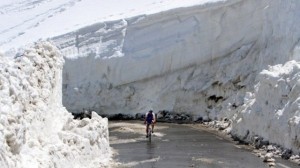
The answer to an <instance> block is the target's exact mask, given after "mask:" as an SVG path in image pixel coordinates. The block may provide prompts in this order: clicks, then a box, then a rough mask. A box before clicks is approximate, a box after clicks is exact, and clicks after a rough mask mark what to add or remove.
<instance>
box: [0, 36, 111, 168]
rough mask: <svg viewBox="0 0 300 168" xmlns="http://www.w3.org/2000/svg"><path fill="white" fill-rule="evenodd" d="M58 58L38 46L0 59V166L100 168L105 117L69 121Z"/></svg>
mask: <svg viewBox="0 0 300 168" xmlns="http://www.w3.org/2000/svg"><path fill="white" fill-rule="evenodd" d="M63 63H64V60H63V57H62V55H61V54H60V53H59V51H58V50H57V48H55V47H54V46H53V45H51V44H49V43H45V42H43V43H39V44H37V45H36V46H35V47H32V48H29V49H26V50H25V52H24V53H23V54H22V55H20V56H18V57H16V58H15V59H10V58H7V57H5V56H3V55H2V56H1V59H0V94H1V97H0V112H1V113H0V167H1V168H8V167H15V168H23V167H33V168H38V167H70V168H73V167H95V168H96V167H97V168H98V167H104V166H107V165H108V162H109V159H110V148H109V142H108V129H107V127H108V123H107V119H104V118H102V117H100V116H98V115H97V114H96V113H93V114H92V119H84V120H78V121H77V120H73V117H72V115H71V114H70V113H69V112H67V110H66V109H65V108H64V107H63V106H62V90H61V85H62V67H63Z"/></svg>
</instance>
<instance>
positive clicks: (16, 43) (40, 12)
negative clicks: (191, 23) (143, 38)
mask: <svg viewBox="0 0 300 168" xmlns="http://www.w3.org/2000/svg"><path fill="white" fill-rule="evenodd" d="M217 1H222V0H184V1H182V0H122V1H119V0H109V1H108V0H97V1H95V0H1V2H0V20H1V27H0V48H2V49H3V50H8V49H10V48H13V47H20V46H22V45H24V44H26V43H29V42H34V41H36V40H38V39H40V38H43V39H45V38H50V37H54V36H57V35H61V34H64V33H68V32H70V31H74V30H76V29H78V28H82V27H84V26H87V25H91V24H94V23H98V22H103V21H107V20H117V19H123V18H128V17H133V16H137V15H145V14H152V13H158V12H161V11H166V10H170V9H173V8H178V7H187V6H193V5H200V4H206V3H212V2H217ZM57 25H59V26H57Z"/></svg>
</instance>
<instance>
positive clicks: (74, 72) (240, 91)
mask: <svg viewBox="0 0 300 168" xmlns="http://www.w3.org/2000/svg"><path fill="white" fill-rule="evenodd" d="M299 9H300V1H298V0H286V1H282V0H272V1H270V0H185V1H182V0H123V1H116V0H111V1H104V0H98V1H92V0H64V1H61V0H51V1H50V0H38V1H37V0H27V1H25V0H13V1H11V0H4V1H1V2H0V19H1V21H2V22H4V23H5V24H3V26H1V28H0V39H1V40H0V50H2V52H3V53H5V55H7V54H10V55H12V54H13V53H15V51H14V50H16V49H17V48H18V47H20V46H23V45H25V44H27V43H29V42H34V41H37V40H39V39H46V38H49V39H51V40H52V41H53V42H54V44H55V45H56V46H57V47H58V48H59V49H60V51H61V52H62V54H63V55H64V57H65V61H66V62H65V64H64V67H63V73H62V75H63V82H62V88H59V86H60V84H58V83H55V87H57V89H49V87H50V88H51V87H52V83H51V82H50V81H49V80H46V79H49V78H50V77H49V75H50V76H51V74H52V73H53V72H54V71H51V72H49V73H45V74H47V75H45V76H42V77H41V76H40V73H37V74H36V75H35V77H33V78H29V77H27V78H26V79H28V82H27V83H29V84H31V83H30V82H31V81H35V83H34V84H35V85H33V84H32V87H33V86H36V85H37V86H38V85H41V88H40V89H35V87H33V88H34V89H33V90H26V89H28V88H29V89H30V88H31V87H27V85H26V80H23V79H25V77H22V76H26V75H28V74H27V71H29V70H26V71H25V70H24V72H25V74H22V73H21V72H19V71H20V70H18V66H15V65H17V64H16V63H10V62H11V61H10V60H9V58H6V56H2V57H3V59H2V60H3V63H2V64H3V65H2V67H4V69H3V71H5V67H12V69H13V71H11V72H10V71H9V73H8V74H7V77H6V78H5V79H6V80H15V78H16V79H18V80H19V81H20V82H19V83H21V85H17V84H16V85H12V87H11V88H12V89H6V90H5V95H7V96H4V97H6V98H2V99H4V100H5V101H4V102H2V104H3V107H1V115H4V116H5V115H6V113H5V111H7V112H8V111H18V112H15V113H13V114H10V113H9V114H10V115H17V116H14V117H12V118H14V120H17V121H18V122H13V124H7V125H5V127H4V128H10V129H11V130H14V129H15V127H18V124H19V123H21V121H22V122H24V123H27V122H29V121H27V120H26V119H25V118H30V117H31V118H38V120H32V121H34V122H33V123H35V122H36V125H39V124H47V123H48V124H49V123H50V124H53V123H52V122H50V120H51V121H57V122H55V123H57V124H53V125H55V129H54V131H52V132H53V134H51V135H54V137H55V138H52V139H53V141H52V139H51V140H50V139H48V138H47V137H45V136H41V135H43V134H37V130H40V127H37V128H39V129H29V128H36V127H34V124H31V125H29V126H26V127H25V126H24V125H22V124H21V125H22V127H21V126H20V128H23V127H24V128H23V130H27V128H28V129H29V130H31V131H28V132H29V133H30V132H32V134H33V135H31V134H30V135H31V136H33V137H34V138H32V139H38V141H37V142H36V141H34V142H32V143H31V141H29V140H26V141H25V142H26V143H22V142H24V141H22V140H23V139H25V138H28V136H26V137H25V135H29V134H22V133H18V132H22V129H19V128H17V129H16V130H17V131H16V132H15V136H12V137H20V138H12V139H13V140H12V141H11V140H9V141H6V140H5V139H3V144H4V146H5V145H6V148H3V149H5V150H4V152H5V154H4V155H1V157H3V158H5V160H6V162H3V164H6V165H10V164H13V163H16V164H18V165H16V166H19V165H22V164H26V163H27V160H28V158H29V157H26V156H28V153H30V152H27V151H26V152H24V150H25V149H26V150H29V149H31V148H30V147H31V146H33V147H34V148H35V149H37V150H32V151H40V153H42V154H41V155H38V156H36V157H35V158H39V157H40V158H41V159H36V160H35V161H34V162H33V163H34V164H38V163H41V164H45V163H46V162H44V161H45V160H51V159H52V160H51V161H52V162H53V160H54V161H55V158H57V156H56V155H55V156H52V155H47V154H46V152H45V151H47V150H48V149H49V150H50V149H51V150H52V149H53V148H54V150H56V152H55V153H56V154H58V155H59V156H63V152H61V153H60V152H57V151H59V149H67V151H70V150H68V149H70V148H72V147H74V148H75V149H76V150H75V151H77V152H78V151H81V150H83V149H81V148H78V146H77V145H73V146H72V147H71V146H70V147H68V145H65V144H64V143H63V142H66V141H67V140H65V141H64V140H63V139H68V138H70V137H71V139H72V136H69V134H70V133H79V134H76V136H75V135H74V134H71V135H74V136H75V137H80V138H78V139H80V142H82V143H83V142H86V141H85V140H86V139H93V138H95V136H96V137H98V139H97V140H96V142H97V143H92V144H99V143H100V144H102V145H97V146H98V148H99V149H97V150H100V151H103V153H102V154H101V153H94V148H93V149H92V150H91V151H89V150H86V152H91V153H93V155H97V158H104V159H103V162H105V158H106V156H108V154H107V151H109V149H108V142H107V128H106V127H107V124H106V123H105V122H107V121H106V120H105V119H102V118H101V117H99V116H97V115H96V114H95V113H93V118H92V120H91V121H90V120H86V119H85V120H83V121H81V122H79V121H71V120H70V115H69V114H67V113H66V111H65V110H63V108H62V105H61V102H59V101H58V100H61V95H60V94H61V93H58V92H60V91H61V89H62V91H63V96H62V97H63V99H62V101H63V104H64V106H66V108H67V109H68V110H69V111H71V112H73V113H80V112H83V111H85V110H88V111H95V112H97V113H99V114H116V113H123V114H124V113H125V114H132V115H134V114H136V113H141V112H142V113H144V112H145V111H147V110H148V109H149V108H154V110H155V111H159V110H166V111H173V112H176V113H188V114H190V115H192V116H193V117H194V119H195V120H196V119H199V118H205V119H208V120H209V119H212V120H214V119H216V120H218V119H222V118H228V119H229V120H230V121H232V125H231V126H232V128H231V133H232V134H234V135H235V136H237V137H240V139H243V140H245V141H251V139H253V138H254V137H258V136H259V137H263V138H264V139H265V140H268V141H270V142H271V143H276V144H279V145H282V146H283V147H285V148H290V149H292V150H293V151H295V152H298V151H299V148H300V146H299V140H298V139H299V138H298V135H299V129H298V127H299V121H300V119H299V112H298V109H299V107H298V97H299V94H298V90H299V89H298V85H299V84H298V71H299V63H298V62H297V61H300V22H299V18H300V10H299ZM12 48H14V49H12ZM46 48H48V47H46ZM32 52H33V53H34V52H35V50H34V51H32ZM32 52H31V53H32ZM26 53H30V52H28V51H26V52H25V54H24V55H23V56H21V55H20V54H19V55H18V57H17V58H16V60H22V59H25V58H27V57H28V54H26ZM35 55H36V54H35ZM19 56H20V57H19ZM29 58H30V59H29ZM29 58H28V59H29V60H31V59H33V58H35V57H30V55H29ZM37 58H38V57H37ZM46 60H47V59H46ZM25 61H26V59H25ZM37 61H38V64H40V63H41V64H44V63H45V62H44V61H41V60H40V59H37ZM7 62H9V63H8V64H7ZM21 62H22V61H21ZM46 62H49V61H46ZM26 63H27V62H26ZM29 63H30V62H29ZM49 65H51V66H53V67H55V65H54V63H51V61H50V62H49ZM58 66H62V63H58ZM49 67H50V66H49ZM28 68H29V69H32V66H28ZM60 68H61V67H60ZM32 71H34V72H35V70H34V69H32ZM36 71H39V69H38V70H36ZM49 71H50V70H49ZM22 72H23V70H22ZM34 74H35V73H34ZM55 74H57V73H55ZM1 75H2V74H1ZM19 76H20V77H19ZM37 77H41V78H37ZM21 79H22V80H21ZM51 79H52V78H51ZM3 80H4V79H3ZM36 80H37V82H36ZM44 80H46V81H47V82H44ZM23 81H24V82H25V84H24V85H26V87H24V88H23ZM52 81H53V80H52ZM36 83H37V84H36ZM29 84H28V85H29ZM6 85H8V84H6ZM44 85H45V86H44ZM30 86H31V85H30ZM42 86H43V87H46V89H44V90H46V91H45V92H44V91H42V89H43V87H42ZM24 90H26V91H28V92H25V91H24ZM23 91H24V92H23ZM18 92H22V94H24V95H25V98H24V99H23V98H22V99H20V98H18V97H17V96H14V95H15V93H18ZM52 92H55V93H56V94H51V93H52ZM10 93H12V94H10ZM58 95H59V96H60V97H59V96H58ZM26 96H27V97H26ZM51 97H52V98H51ZM53 97H55V98H53ZM57 97H59V99H57ZM2 99H1V100H2ZM19 100H20V101H21V102H22V103H23V104H22V103H20V101H19ZM54 100H56V101H57V102H55V101H54ZM44 101H45V102H44ZM52 101H53V102H52ZM24 102H25V104H30V103H31V105H30V106H28V107H30V109H31V108H33V107H34V109H35V110H34V111H37V113H38V115H36V116H35V115H26V114H27V113H21V114H20V111H22V110H24V109H25V105H24ZM29 102H30V103H29ZM54 102H55V103H54ZM4 104H9V105H6V106H4ZM13 104H15V105H13ZM20 104H21V105H20ZM40 104H41V105H40ZM43 104H44V105H43ZM53 104H54V105H53ZM32 106H33V107H32ZM45 107H47V108H45ZM50 107H51V108H50ZM26 108H27V105H26ZM30 109H29V110H27V111H30ZM36 109H38V110H36ZM46 109H47V111H48V110H49V109H54V110H53V111H54V112H57V114H56V113H49V114H48V113H42V112H45V110H46ZM56 109H59V110H56ZM2 111H4V112H3V114H2ZM51 111H52V110H51ZM30 114H31V113H30ZM42 114H43V115H42ZM18 115H21V116H23V115H24V116H26V117H18ZM48 115H49V116H48ZM34 116H35V117H34ZM57 116H59V119H58V118H55V117H57ZM63 116H65V117H63ZM39 117H44V118H42V119H40V118H39ZM48 118H49V119H48ZM43 119H44V120H45V121H49V122H40V121H41V120H43ZM7 120H8V119H7ZM19 120H21V121H19ZM95 120H96V121H97V122H95ZM9 121H10V120H8V121H7V122H9ZM14 123H16V124H14ZM86 123H89V124H87V125H91V127H92V128H93V130H99V131H96V132H97V133H96V134H94V133H92V132H88V133H86V131H88V130H85V129H84V128H85V127H83V130H81V129H79V128H78V127H81V126H80V125H82V124H83V125H85V124H86ZM95 123H101V124H100V125H101V126H98V125H94V124H95ZM8 125H9V126H8ZM25 125H26V124H25ZM73 125H74V127H73ZM77 126H78V127H77ZM11 127H12V128H11ZM25 128H26V129H25ZM44 128H45V127H44ZM46 128H48V127H46ZM2 130H3V129H2ZM4 130H6V129H4ZM7 130H9V129H7ZM78 130H81V131H78ZM105 130H106V131H105ZM8 132H9V131H8ZM10 132H12V131H10ZM58 132H59V133H58ZM50 133H51V131H48V132H47V134H46V135H48V134H49V135H50ZM65 134H67V135H65ZM64 135H65V136H64ZM5 137H10V136H3V138H5ZM40 137H42V138H45V140H43V139H42V140H41V142H40V140H39V138H40ZM283 137H284V138H283ZM14 139H17V140H18V141H14ZM19 139H21V140H20V141H19ZM40 139H41V138H40ZM93 140H95V139H93ZM54 141H55V142H56V143H55V144H58V146H59V144H60V145H61V146H62V148H59V149H57V148H55V147H53V148H52V147H51V145H53V144H54V143H52V142H54ZM6 142H9V144H15V145H11V146H13V149H9V144H7V143H6ZM29 142H30V143H29ZM76 142H78V141H76ZM93 142H94V141H93ZM71 143H73V142H71ZM20 144H21V145H20ZM29 144H33V145H29ZM36 144H38V145H36ZM45 144H46V145H45ZM74 144H77V143H74ZM83 144H85V143H83ZM92 144H90V145H92ZM42 145H43V146H42ZM27 146H28V147H27ZM41 146H42V147H43V148H42V147H41ZM45 146H46V147H45ZM89 148H90V146H85V148H84V149H89ZM77 149H78V150H77ZM104 151H105V152H104ZM14 152H17V155H14V154H13V153H14ZM18 152H19V153H18ZM22 152H23V153H26V154H27V155H23V153H22ZM6 153H7V155H6ZM32 153H34V154H33V155H37V153H39V152H32ZM79 153H80V152H79ZM61 154H62V155H61ZM6 156H7V157H6ZM8 156H11V157H8ZM67 156H70V157H72V156H73V155H72V156H71V155H67ZM79 156H81V155H78V159H76V161H78V163H77V162H76V163H74V165H72V166H75V165H77V164H80V163H86V162H89V163H91V164H94V163H95V164H102V162H101V160H102V159H99V160H100V162H101V163H98V162H99V160H95V162H90V161H89V159H88V158H84V157H80V159H82V160H80V159H79ZM85 156H86V155H85ZM74 157H77V155H75V156H74ZM93 158H96V157H93ZM3 160H4V159H3ZM43 160H44V161H43ZM64 161H65V160H63V162H59V163H58V161H57V164H62V163H64ZM52 162H51V163H52ZM47 163H48V162H47ZM103 164H104V163H103ZM91 167H93V165H91Z"/></svg>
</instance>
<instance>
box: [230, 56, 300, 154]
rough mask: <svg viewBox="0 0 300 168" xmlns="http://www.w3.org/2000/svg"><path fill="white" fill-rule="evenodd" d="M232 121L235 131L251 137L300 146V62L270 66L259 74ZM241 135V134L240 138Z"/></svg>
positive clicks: (290, 145)
mask: <svg viewBox="0 0 300 168" xmlns="http://www.w3.org/2000/svg"><path fill="white" fill-rule="evenodd" d="M257 80H258V83H257V84H256V85H255V92H254V93H251V92H248V93H247V94H246V97H245V104H244V105H243V106H242V107H240V108H241V110H239V111H240V112H239V113H237V114H236V116H235V118H234V120H233V121H234V123H233V130H232V133H233V134H236V135H239V136H240V137H244V138H247V139H245V140H248V141H250V139H251V138H253V137H255V136H261V137H263V138H264V139H265V140H268V141H270V142H272V143H276V144H281V145H283V146H284V147H286V148H289V149H293V150H294V151H299V149H300V138H299V133H300V108H299V104H300V97H299V95H300V63H299V62H295V61H290V62H287V63H286V64H284V65H276V66H273V67H269V69H268V70H264V71H262V72H261V73H260V74H259V75H258V76H257ZM241 139H242V138H241Z"/></svg>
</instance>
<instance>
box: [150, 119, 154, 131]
mask: <svg viewBox="0 0 300 168" xmlns="http://www.w3.org/2000/svg"><path fill="white" fill-rule="evenodd" d="M151 126H152V133H153V132H154V122H152V123H151Z"/></svg>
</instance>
